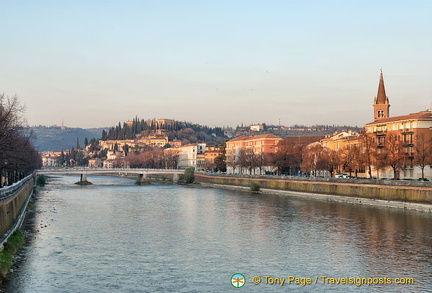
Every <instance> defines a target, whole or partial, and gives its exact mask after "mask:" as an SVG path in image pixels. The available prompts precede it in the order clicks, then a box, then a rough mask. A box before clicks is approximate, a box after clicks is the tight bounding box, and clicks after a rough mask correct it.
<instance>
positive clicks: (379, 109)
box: [373, 70, 390, 121]
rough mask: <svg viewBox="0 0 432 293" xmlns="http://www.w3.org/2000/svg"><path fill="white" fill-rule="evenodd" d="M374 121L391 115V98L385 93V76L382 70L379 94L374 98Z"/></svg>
mask: <svg viewBox="0 0 432 293" xmlns="http://www.w3.org/2000/svg"><path fill="white" fill-rule="evenodd" d="M373 108H374V121H377V120H380V119H382V118H388V117H389V114H390V113H389V108H390V104H389V100H388V97H387V96H386V93H385V88H384V78H383V74H382V70H381V73H380V80H379V85H378V94H377V96H376V97H375V99H374V104H373Z"/></svg>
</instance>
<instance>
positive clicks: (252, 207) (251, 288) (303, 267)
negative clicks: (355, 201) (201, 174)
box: [1, 176, 432, 293]
mask: <svg viewBox="0 0 432 293" xmlns="http://www.w3.org/2000/svg"><path fill="white" fill-rule="evenodd" d="M89 180H90V181H92V182H93V183H94V185H92V186H76V185H74V184H73V183H74V182H76V181H78V178H77V177H68V176H64V177H57V178H55V179H53V180H52V181H51V182H50V184H49V185H47V186H46V187H45V188H44V189H43V190H42V191H41V192H40V194H39V200H38V201H37V204H36V214H35V217H34V226H33V230H34V233H32V234H30V238H31V240H30V241H29V242H28V244H26V246H25V247H24V249H23V250H22V252H21V254H20V257H21V261H20V262H19V263H18V267H15V268H14V272H13V273H12V275H11V280H10V281H9V282H8V283H7V284H6V285H7V287H6V288H3V289H2V290H1V292H8V293H12V292H13V293H27V292H28V293H30V292H32V293H38V292H40V293H50V292H53V293H54V292H55V293H59V292H73V293H77V292H78V293H79V292H226V291H235V290H239V291H237V292H241V291H242V292H284V291H293V292H432V215H430V214H427V213H419V212H414V211H404V210H399V209H387V208H378V207H369V206H358V205H351V204H343V203H330V202H322V201H313V200H304V199H298V198H295V197H290V196H281V195H262V194H253V193H248V192H236V191H227V190H219V189H210V188H200V187H182V186H174V185H149V186H135V185H133V180H131V179H124V178H110V177H91V178H89ZM236 273H241V274H242V275H243V276H244V277H245V281H246V283H245V284H244V286H243V287H242V288H238V289H237V288H234V286H233V285H232V284H231V277H232V276H233V274H236ZM254 276H258V277H260V279H261V283H260V284H254V283H253V280H255V281H256V282H258V278H253V277H254ZM265 276H269V277H265ZM288 276H293V277H295V278H299V279H298V280H297V281H298V283H301V281H303V283H308V282H309V281H308V279H300V278H310V279H311V280H312V284H308V285H306V286H302V285H300V284H294V283H290V284H287V282H288V280H287V278H288ZM325 277H326V278H327V279H326V278H325ZM271 278H281V280H276V279H271ZM330 278H335V279H330ZM342 278H344V279H342ZM350 278H352V279H350ZM355 278H380V279H370V280H371V282H377V283H379V282H382V280H389V279H390V280H391V282H392V283H394V282H395V281H396V280H395V278H414V284H405V285H402V284H373V285H369V286H368V285H366V284H364V285H360V286H357V285H355V284H329V282H330V283H331V282H336V281H337V280H339V282H344V281H343V280H346V281H345V282H350V281H349V280H358V279H355ZM384 278H389V279H384ZM332 280H333V281H332ZM282 281H283V282H284V283H283V286H281V284H280V283H281V282H282ZM398 281H401V280H398ZM403 281H404V280H403V279H402V282H403ZM276 282H278V284H275V283H276ZM386 282H387V281H386ZM408 282H410V281H409V280H408ZM271 283H273V284H271ZM241 284H242V283H241V282H237V283H235V285H236V286H239V285H241Z"/></svg>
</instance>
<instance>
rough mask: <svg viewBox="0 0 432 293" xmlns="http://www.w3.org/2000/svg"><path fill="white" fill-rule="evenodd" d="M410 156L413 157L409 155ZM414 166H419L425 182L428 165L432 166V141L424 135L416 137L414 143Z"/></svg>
mask: <svg viewBox="0 0 432 293" xmlns="http://www.w3.org/2000/svg"><path fill="white" fill-rule="evenodd" d="M408 155H412V154H410V153H408ZM414 164H415V165H416V166H419V167H420V169H421V171H422V177H421V179H423V180H424V169H425V167H426V166H427V165H432V139H431V138H429V139H428V138H427V137H426V136H425V135H424V134H419V135H416V137H415V141H414Z"/></svg>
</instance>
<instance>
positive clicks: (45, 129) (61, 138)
mask: <svg viewBox="0 0 432 293" xmlns="http://www.w3.org/2000/svg"><path fill="white" fill-rule="evenodd" d="M103 129H105V128H93V129H82V128H68V127H59V126H33V127H30V130H31V131H33V136H32V138H33V143H34V145H35V148H36V149H37V150H38V151H40V152H43V151H61V150H69V149H71V148H72V147H76V144H77V138H78V141H79V143H80V145H81V147H82V146H84V139H85V138H86V137H87V139H88V140H90V139H92V138H100V136H101V133H102V130H103Z"/></svg>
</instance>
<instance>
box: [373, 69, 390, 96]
mask: <svg viewBox="0 0 432 293" xmlns="http://www.w3.org/2000/svg"><path fill="white" fill-rule="evenodd" d="M375 101H376V102H375V103H376V104H386V103H387V96H386V93H385V88H384V78H383V74H382V71H381V73H380V80H379V85H378V94H377V96H376V100H375Z"/></svg>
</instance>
